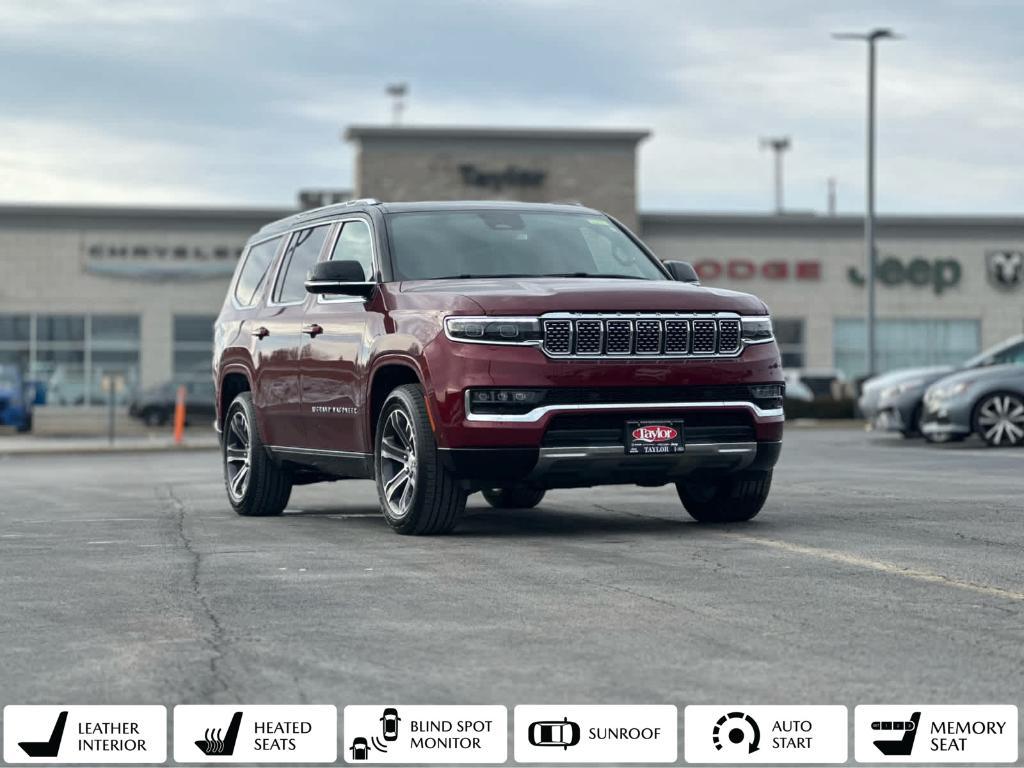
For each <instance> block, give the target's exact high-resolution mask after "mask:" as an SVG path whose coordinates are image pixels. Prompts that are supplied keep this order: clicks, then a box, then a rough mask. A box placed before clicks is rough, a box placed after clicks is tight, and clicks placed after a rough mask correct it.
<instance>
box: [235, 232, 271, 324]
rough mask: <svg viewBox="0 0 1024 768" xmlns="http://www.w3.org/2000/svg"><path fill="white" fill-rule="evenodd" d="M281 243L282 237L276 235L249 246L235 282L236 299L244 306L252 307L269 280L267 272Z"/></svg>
mask: <svg viewBox="0 0 1024 768" xmlns="http://www.w3.org/2000/svg"><path fill="white" fill-rule="evenodd" d="M280 245H281V238H280V237H275V238H273V239H272V240H264V241H263V242H262V243H257V244H256V245H254V246H252V247H251V248H249V252H248V253H247V254H246V255H245V261H244V262H243V263H242V270H241V272H239V274H238V280H237V281H236V282H235V293H234V298H235V301H236V302H237V303H238V304H239V306H242V307H251V306H252V305H253V303H254V302H255V300H256V295H257V294H258V293H259V290H260V288H262V287H263V284H264V283H265V282H266V280H267V272H268V271H269V270H270V265H271V264H273V262H274V256H276V255H277V249H278V246H280Z"/></svg>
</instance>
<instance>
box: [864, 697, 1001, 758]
mask: <svg viewBox="0 0 1024 768" xmlns="http://www.w3.org/2000/svg"><path fill="white" fill-rule="evenodd" d="M1017 716H1018V715H1017V707H1016V706H1015V705H1012V704H1006V705H1002V704H997V705H965V706H951V705H937V706H931V705H928V704H904V705H884V706H883V705H877V706H876V705H862V706H858V707H857V708H856V709H854V713H853V746H854V757H855V758H856V760H857V762H858V763H929V764H937V763H1015V762H1017Z"/></svg>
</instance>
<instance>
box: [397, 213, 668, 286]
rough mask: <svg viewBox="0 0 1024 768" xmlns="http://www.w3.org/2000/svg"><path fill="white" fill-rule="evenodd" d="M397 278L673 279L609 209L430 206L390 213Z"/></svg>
mask: <svg viewBox="0 0 1024 768" xmlns="http://www.w3.org/2000/svg"><path fill="white" fill-rule="evenodd" d="M389 229H390V235H391V259H392V264H393V266H394V270H395V279H396V280H434V279H438V278H445V277H450V278H470V277H619V278H631V279H637V280H667V279H668V278H667V277H666V276H665V274H664V273H663V272H662V271H661V269H659V268H658V266H656V265H655V263H654V261H653V260H652V259H651V257H650V256H648V255H647V254H646V253H644V252H643V251H642V250H641V249H640V248H639V247H637V245H636V244H635V243H634V242H633V241H632V240H630V239H629V237H627V236H626V235H625V234H624V233H623V232H622V230H620V229H619V228H618V227H617V226H615V224H614V223H612V221H611V220H609V219H608V218H607V217H605V216H601V215H598V214H587V213H547V212H543V213H541V212H530V211H501V210H490V211H486V210H485V211H428V212H424V213H395V214H391V215H390V217H389Z"/></svg>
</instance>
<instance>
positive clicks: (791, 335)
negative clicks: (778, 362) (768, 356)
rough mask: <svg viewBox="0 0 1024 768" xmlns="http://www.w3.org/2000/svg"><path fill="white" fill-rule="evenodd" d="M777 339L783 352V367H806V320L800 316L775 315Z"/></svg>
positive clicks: (773, 325)
mask: <svg viewBox="0 0 1024 768" xmlns="http://www.w3.org/2000/svg"><path fill="white" fill-rule="evenodd" d="M772 327H773V328H774V329H775V341H776V342H778V345H779V351H780V352H781V353H782V367H783V368H803V367H804V321H803V318H800V317H773V318H772Z"/></svg>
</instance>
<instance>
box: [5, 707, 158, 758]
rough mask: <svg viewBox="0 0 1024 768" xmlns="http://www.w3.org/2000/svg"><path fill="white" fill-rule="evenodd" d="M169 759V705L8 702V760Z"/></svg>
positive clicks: (6, 739)
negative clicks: (25, 703) (26, 703)
mask: <svg viewBox="0 0 1024 768" xmlns="http://www.w3.org/2000/svg"><path fill="white" fill-rule="evenodd" d="M166 760H167V708H166V707H162V706H150V705H144V706H121V705H118V706H37V705H26V706H21V705H16V704H12V705H9V706H6V707H4V762H5V763H11V764H18V763H22V764H32V763H38V764H46V763H52V764H56V763H74V764H78V765H97V764H98V765H110V764H115V763H116V764H126V763H135V764H153V763H163V762H166Z"/></svg>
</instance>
